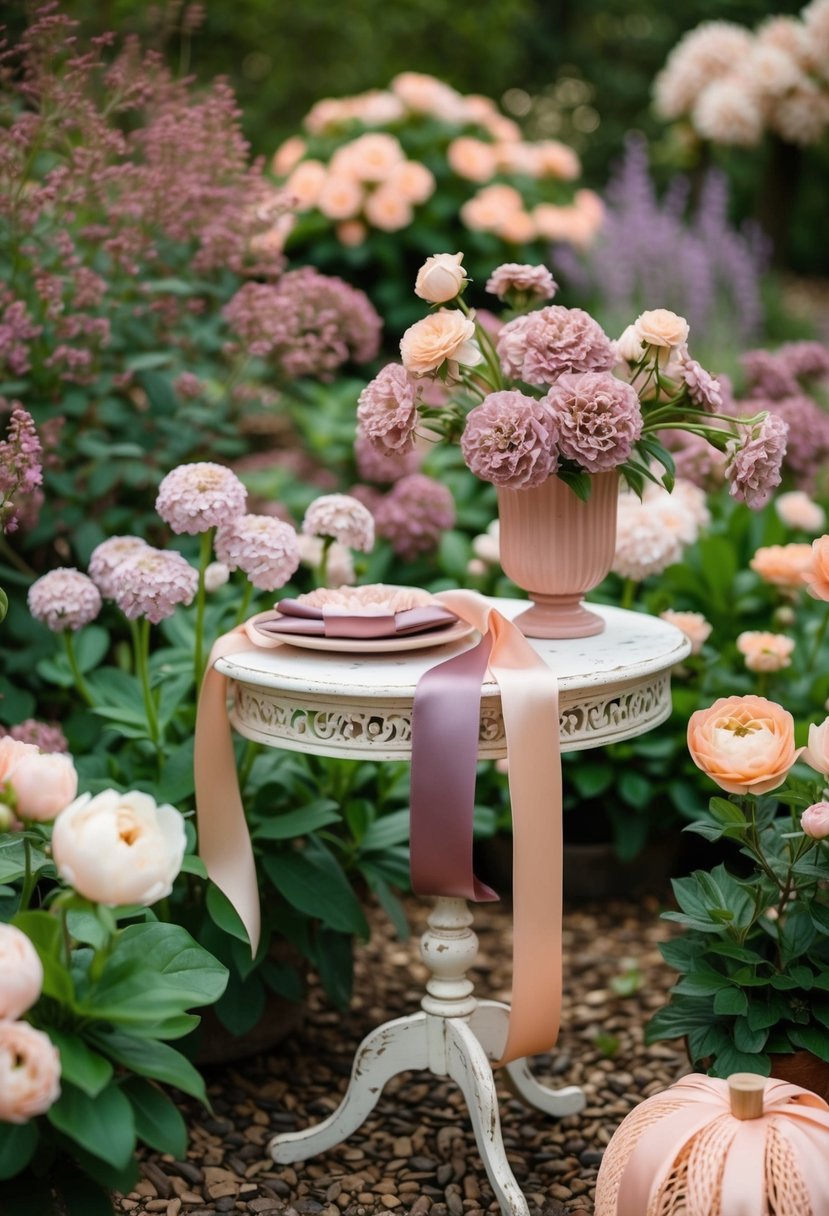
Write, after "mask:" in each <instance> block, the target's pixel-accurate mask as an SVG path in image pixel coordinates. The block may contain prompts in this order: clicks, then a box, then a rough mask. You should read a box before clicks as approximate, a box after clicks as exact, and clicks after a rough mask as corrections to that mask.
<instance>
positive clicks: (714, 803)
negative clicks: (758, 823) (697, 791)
mask: <svg viewBox="0 0 829 1216" xmlns="http://www.w3.org/2000/svg"><path fill="white" fill-rule="evenodd" d="M708 809H709V811H710V812H711V815H712V816H713V818H714V819H716V821H717V823H721V824H723V825H725V826H728V825H729V824H744V823H745V822H746V817H745V815H744V814H743V812H742V810H741V809H740V807H738V806H735V804H734V803H733V802H729V801H728V799H727V798H712V799H711V801H710V802H709V803H708Z"/></svg>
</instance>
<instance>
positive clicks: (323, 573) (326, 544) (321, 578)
mask: <svg viewBox="0 0 829 1216" xmlns="http://www.w3.org/2000/svg"><path fill="white" fill-rule="evenodd" d="M333 543H334V537H333V536H323V538H322V553H321V554H320V560H319V565H318V566H317V567H316V569H315V570H314V577H315V578H316V580H317V586H318V587H327V586H328V553H329V551H330V549H331V546H332V545H333Z"/></svg>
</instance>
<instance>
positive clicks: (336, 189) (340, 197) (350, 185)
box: [316, 173, 363, 220]
mask: <svg viewBox="0 0 829 1216" xmlns="http://www.w3.org/2000/svg"><path fill="white" fill-rule="evenodd" d="M316 205H317V207H318V209H319V210H320V211H321V212H322V214H323V215H324V216H327V218H328V219H329V220H350V219H352V218H353V217H354V216H355V215H357V214H359V211H360V208H361V207H362V205H363V189H362V187H361V186H360V184H359V183H358V182H355V181H354V179H353V178H351V177H346V176H345V175H344V174H339V173H338V174H334V173H332V174H331V175H330V176H329V177H327V178H326V179H325V181H324V182H323V183H322V186H321V187H320V191H319V194H318V195H317V203H316Z"/></svg>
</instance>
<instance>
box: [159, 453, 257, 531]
mask: <svg viewBox="0 0 829 1216" xmlns="http://www.w3.org/2000/svg"><path fill="white" fill-rule="evenodd" d="M246 501H247V490H246V489H245V487H244V486H243V485H242V483H241V481H240V480H239V478H238V477H237V476H236V474H235V473H233V472H231V470H230V469H226V468H225V467H224V465H221V464H213V462H212V461H209V460H202V461H196V462H195V463H194V464H180V465H179V466H178V468H175V469H173V470H171V472H169V473H168V474H167V476H166V477H165V478H164V479H163V480H162V482H161V485H160V486H159V487H158V497H157V498H156V500H155V509H156V511H158V513H159V515H160V516H161V518H162V519H163V520H164V522H165V523H166V524H169V525H170V527H171V528H172V529H173V531H174V532H188V533H190V535H191V536H194V535H195V534H196V533H197V532H207V530H208V529H209V528H220V527H222V526H223V525H227V524H229V523H231V522H232V521H233V520H234V519H236V517H237V516H238V515H242V514H243V513H244V510H245V502H246Z"/></svg>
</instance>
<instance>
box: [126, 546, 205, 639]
mask: <svg viewBox="0 0 829 1216" xmlns="http://www.w3.org/2000/svg"><path fill="white" fill-rule="evenodd" d="M198 586H199V576H198V573H197V572H196V570H194V569H193V567H192V566H191V565H190V563H189V562H188V561H186V560H185V559H184V558H183V557H182V556H181V554H180V553H177V552H176V551H175V550H174V549H170V550H162V549H153V548H151V547H150V546H149V545H148V546H147V548H146V550H143V551H142V552H140V553H137V554H136V555H135V557H128V558H127V559H126V561H123V562H122V563H121V565H120V566H119V567H118V587H117V593H116V596H115V602H116V604H117V605H118V607H119V608H120V609H121V611H122V612H123V613H124V615H125V616H127V617H128V618H129V619H130V620H131V621H134V620H136V619H137V618H138V617H146V618H147V620H148V621H150V622H151V623H152V624H153V625H157V624H158V622H159V621H163V620H164V619H165V618H166V617H168V616H172V615H173V613H174V612H175V610H176V605H177V604H189V603H191V602H192V600H193V596H194V595H195V594H196V591H197V590H198Z"/></svg>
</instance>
